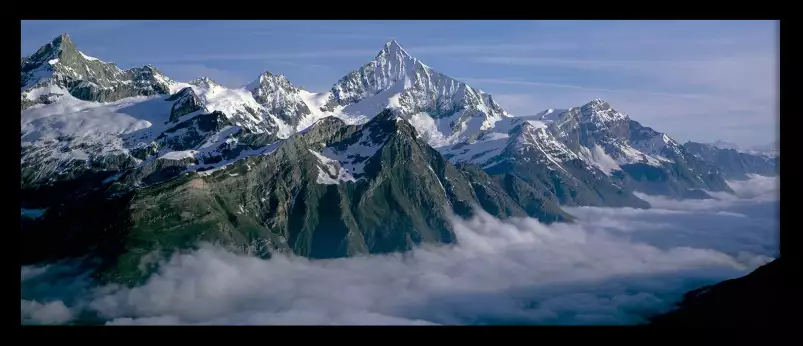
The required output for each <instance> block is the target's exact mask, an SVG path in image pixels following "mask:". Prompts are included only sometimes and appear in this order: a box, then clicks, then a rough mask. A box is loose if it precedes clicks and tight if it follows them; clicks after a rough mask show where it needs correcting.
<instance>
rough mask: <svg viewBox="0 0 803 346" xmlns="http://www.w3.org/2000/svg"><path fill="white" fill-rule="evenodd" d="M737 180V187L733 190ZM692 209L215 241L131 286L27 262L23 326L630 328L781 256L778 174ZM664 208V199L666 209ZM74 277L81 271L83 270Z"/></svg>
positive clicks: (588, 212) (587, 211)
mask: <svg viewBox="0 0 803 346" xmlns="http://www.w3.org/2000/svg"><path fill="white" fill-rule="evenodd" d="M739 184H741V185H739ZM733 186H734V187H735V188H734V190H736V191H737V193H736V195H735V196H728V197H726V198H725V197H723V198H720V199H715V200H708V201H695V203H698V202H699V203H702V204H705V203H707V206H708V207H705V208H689V207H688V205H687V204H686V203H687V202H688V201H684V202H682V203H677V202H675V204H674V205H673V204H672V202H669V201H666V200H660V199H655V198H651V199H652V200H651V202H657V203H658V204H659V205H660V206H659V207H654V208H653V209H650V210H636V209H629V208H622V209H612V208H571V209H570V210H569V212H570V213H573V214H575V215H577V216H578V217H579V218H580V220H581V221H580V222H578V223H576V224H558V225H550V226H546V225H543V224H540V223H539V222H537V221H536V220H534V219H529V218H524V219H510V220H506V221H500V220H498V219H496V218H494V217H492V216H490V215H487V214H480V215H477V216H476V217H474V218H473V219H470V220H457V219H456V220H454V221H453V222H454V227H455V232H456V234H457V237H458V241H459V245H456V246H439V247H436V246H424V247H422V248H419V249H416V250H415V251H413V252H410V253H407V254H393V255H383V256H378V255H377V256H364V257H355V258H347V259H336V260H326V261H310V260H307V259H304V258H298V257H286V256H275V257H274V258H272V259H270V260H262V259H258V258H252V257H247V256H241V255H236V254H233V253H229V252H226V251H224V250H222V249H220V248H217V247H214V246H211V245H207V246H203V247H202V248H201V249H199V250H198V251H195V252H193V253H186V254H181V255H176V256H174V257H172V258H171V259H169V261H167V262H166V263H164V264H163V265H162V266H161V269H160V271H159V272H158V273H157V274H155V275H154V276H152V277H151V278H150V279H149V280H148V281H147V283H145V284H144V285H142V286H139V287H135V288H130V289H129V288H119V287H115V286H104V287H97V286H94V285H92V284H91V282H90V281H89V280H88V279H87V277H86V275H85V274H80V273H76V272H74V269H71V267H70V266H69V265H68V264H52V265H49V266H47V267H23V268H22V270H21V281H22V299H21V319H22V322H23V323H31V324H35V323H43V324H55V323H76V322H82V323H87V322H88V323H106V324H235V325H236V324H358V325H364V324H383V325H387V324H392V325H397V324H548V325H552V324H568V325H576V324H636V323H643V322H645V321H646V319H647V318H649V317H650V316H652V315H654V314H656V313H660V312H663V311H666V310H667V309H669V308H671V306H672V304H673V303H674V302H675V301H677V300H678V299H679V298H680V296H681V295H682V294H683V293H684V292H686V291H688V290H690V289H693V288H697V287H699V286H702V285H705V284H711V283H714V282H718V281H721V280H724V279H727V278H731V277H735V276H739V275H743V274H745V273H747V272H749V271H750V270H752V269H754V268H756V267H757V266H759V265H761V264H763V263H766V262H768V261H769V260H771V258H773V257H775V256H777V248H778V247H777V213H773V211H774V208H777V206H778V200H777V179H773V178H760V177H757V178H754V179H752V180H750V181H748V182H740V183H734V184H733ZM661 203H663V204H661ZM79 274H80V275H79Z"/></svg>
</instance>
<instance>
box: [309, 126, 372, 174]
mask: <svg viewBox="0 0 803 346" xmlns="http://www.w3.org/2000/svg"><path fill="white" fill-rule="evenodd" d="M381 148H382V143H373V141H372V140H371V131H370V129H364V130H363V131H362V136H361V137H360V140H358V141H357V142H355V143H354V144H351V145H349V146H348V147H346V148H345V149H340V150H336V149H334V148H331V147H326V148H323V150H322V151H321V154H322V155H323V156H325V157H327V158H329V159H330V160H334V161H338V162H340V165H341V166H342V167H343V168H344V169H345V170H346V172H348V173H349V174H351V175H352V176H353V177H359V176H362V175H363V174H365V164H366V163H368V159H370V158H371V157H373V156H374V154H376V152H377V151H379V149H381Z"/></svg>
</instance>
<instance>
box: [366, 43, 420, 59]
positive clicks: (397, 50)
mask: <svg viewBox="0 0 803 346" xmlns="http://www.w3.org/2000/svg"><path fill="white" fill-rule="evenodd" d="M380 57H384V58H386V59H389V60H396V61H405V60H408V61H412V62H415V60H416V59H415V58H413V56H412V55H410V54H409V53H407V51H406V50H404V48H402V47H401V45H399V43H398V42H396V40H390V41H388V42H387V43H385V47H384V48H382V50H381V51H380V52H379V54H377V55H376V59H379V58H380Z"/></svg>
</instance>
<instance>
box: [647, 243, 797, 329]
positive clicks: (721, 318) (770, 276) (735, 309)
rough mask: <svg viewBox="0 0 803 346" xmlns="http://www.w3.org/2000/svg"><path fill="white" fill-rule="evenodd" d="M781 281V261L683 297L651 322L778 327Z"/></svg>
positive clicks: (781, 296)
mask: <svg viewBox="0 0 803 346" xmlns="http://www.w3.org/2000/svg"><path fill="white" fill-rule="evenodd" d="M783 283H784V279H783V276H782V272H781V259H780V258H778V259H776V260H773V261H772V262H770V263H768V264H765V265H763V266H761V267H759V268H758V269H756V270H755V271H753V272H752V273H750V274H748V275H746V276H743V277H740V278H737V279H732V280H726V281H723V282H720V283H718V284H715V285H712V286H706V287H702V288H699V289H696V290H693V291H691V292H688V293H686V294H685V295H684V298H683V301H681V302H680V303H679V304H678V308H677V309H676V310H674V311H672V312H669V313H667V314H664V315H661V316H658V317H656V318H654V319H653V321H652V325H655V326H667V327H681V326H685V327H740V326H745V327H748V326H749V327H779V326H781V325H782V324H783V322H784V317H785V316H784V314H783V313H782V312H781V311H782V310H781V304H785V302H788V301H787V300H786V299H785V298H784V296H783V294H784V293H783Z"/></svg>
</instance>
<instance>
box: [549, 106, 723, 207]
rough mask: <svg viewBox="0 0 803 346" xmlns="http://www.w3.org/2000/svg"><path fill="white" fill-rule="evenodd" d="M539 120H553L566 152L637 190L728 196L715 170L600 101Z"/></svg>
mask: <svg viewBox="0 0 803 346" xmlns="http://www.w3.org/2000/svg"><path fill="white" fill-rule="evenodd" d="M541 119H542V120H547V121H551V123H550V124H549V127H548V129H549V131H550V132H551V133H552V134H553V135H554V136H555V137H556V138H557V139H558V140H559V141H560V142H562V143H564V144H565V145H566V146H567V147H568V148H569V149H570V150H572V151H574V152H576V153H578V154H579V155H581V156H584V157H586V158H587V159H588V160H589V161H593V162H595V163H596V165H597V166H599V167H606V169H608V171H609V172H610V173H611V175H612V176H614V177H616V178H618V179H620V180H621V181H622V183H624V184H625V185H626V186H628V187H630V188H632V189H634V190H636V191H640V192H644V193H648V194H657V195H668V196H672V197H693V196H695V195H705V193H704V192H702V191H701V190H708V191H725V192H732V191H731V190H730V188H729V187H728V185H727V183H726V182H725V179H724V178H723V176H722V173H721V172H720V170H719V169H718V168H717V167H716V166H712V165H709V164H707V163H706V162H705V161H703V160H701V159H699V158H697V157H695V156H694V155H692V154H691V153H689V152H688V151H687V150H686V149H685V148H684V147H683V146H681V145H680V144H678V143H677V142H676V141H675V140H674V139H672V138H671V137H669V136H668V135H666V134H664V133H661V132H658V131H655V130H653V129H652V128H649V127H645V126H642V125H641V124H640V123H639V122H637V121H635V120H632V119H630V117H628V116H627V115H625V114H622V113H620V112H618V111H616V110H615V109H613V108H612V107H611V106H610V104H608V103H607V102H605V101H603V100H600V99H597V100H593V101H591V102H589V103H587V104H585V105H583V106H581V107H575V108H571V109H568V110H565V111H560V112H545V114H543V115H542V116H541Z"/></svg>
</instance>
